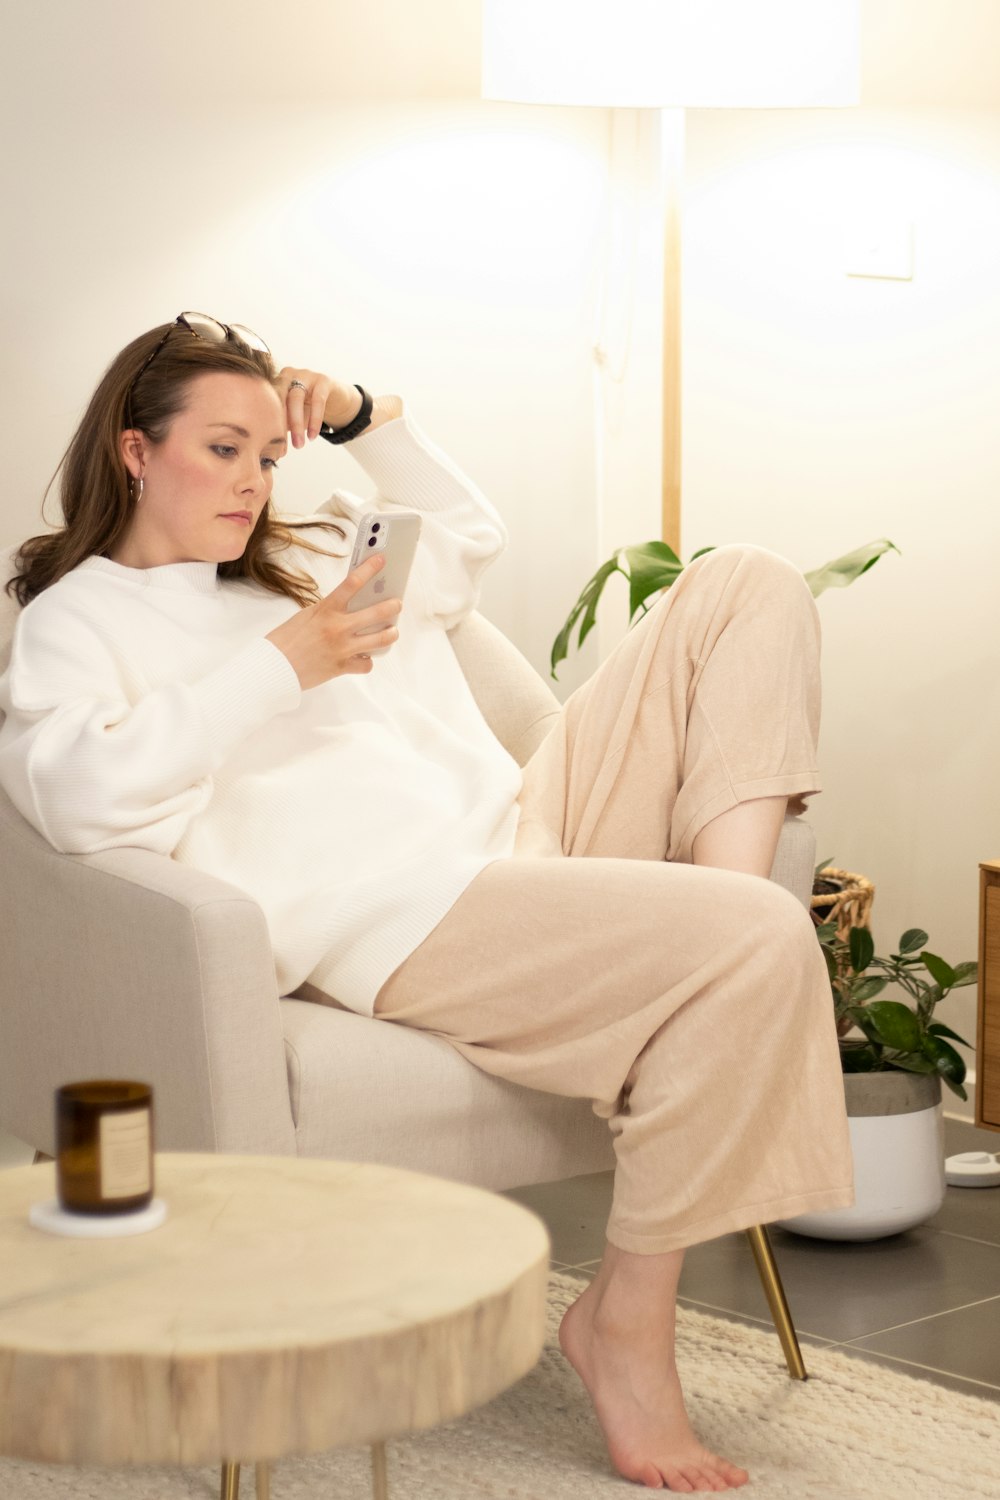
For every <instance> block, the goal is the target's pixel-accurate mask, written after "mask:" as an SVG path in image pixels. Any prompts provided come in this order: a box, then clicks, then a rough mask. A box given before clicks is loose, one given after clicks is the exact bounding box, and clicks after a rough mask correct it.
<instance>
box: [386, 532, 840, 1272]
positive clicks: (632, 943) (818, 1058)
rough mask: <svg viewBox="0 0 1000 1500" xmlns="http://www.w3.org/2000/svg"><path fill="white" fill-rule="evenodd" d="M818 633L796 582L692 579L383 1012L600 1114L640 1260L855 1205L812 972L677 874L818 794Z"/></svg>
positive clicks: (788, 939)
mask: <svg viewBox="0 0 1000 1500" xmlns="http://www.w3.org/2000/svg"><path fill="white" fill-rule="evenodd" d="M818 647H819V625H818V618H817V614H816V609H815V605H814V604H813V601H812V598H811V597H810V594H809V591H808V589H807V587H806V585H805V583H804V581H803V579H802V576H801V574H799V573H797V572H796V571H795V569H794V568H793V567H792V566H791V564H789V563H787V562H785V561H784V560H783V559H781V558H779V557H776V556H775V555H773V554H771V553H769V552H764V551H762V550H760V549H757V548H748V547H725V548H720V549H718V550H717V551H715V552H713V553H710V554H708V555H706V556H705V557H704V558H701V559H699V560H698V561H697V562H695V563H693V564H691V565H690V566H689V567H688V568H687V569H685V571H684V573H683V574H682V575H681V578H680V579H679V580H678V582H677V583H676V584H675V585H674V587H673V588H672V589H671V590H670V591H669V593H667V594H666V595H665V596H664V597H662V598H661V599H660V600H659V602H658V603H657V604H656V605H655V607H654V608H653V609H651V610H650V612H649V614H648V615H647V616H646V617H645V618H644V619H643V620H642V621H641V622H640V623H639V624H638V625H636V626H635V628H634V629H633V630H632V631H630V632H629V634H628V636H627V637H626V638H625V640H624V641H622V643H621V644H620V645H619V646H618V647H617V649H616V650H615V651H614V653H613V654H612V655H611V656H610V657H609V659H608V660H607V661H606V662H605V663H604V665H603V666H602V667H601V668H600V669H599V670H598V671H597V672H596V673H595V674H594V676H593V677H592V678H591V680H590V681H589V682H587V683H586V684H585V685H584V686H583V687H582V688H580V689H579V690H578V691H577V692H576V693H574V694H573V695H572V696H571V697H570V698H569V700H568V701H567V703H566V704H565V705H564V707H563V709H562V712H561V715H560V718H559V720H558V721H557V723H556V725H555V727H554V728H553V730H552V731H551V733H550V734H549V736H548V738H547V739H546V740H545V741H544V742H543V744H542V745H541V746H540V748H539V749H538V751H537V752H536V753H535V755H534V756H533V757H532V759H531V761H530V762H529V763H528V765H527V767H526V768H525V775H524V789H523V792H522V795H521V799H520V801H521V808H522V813H521V821H520V825H519V831H518V838H517V845H516V849H515V852H514V855H513V856H512V857H511V858H510V859H506V860H499V861H497V862H496V863H494V864H492V865H489V866H488V867H487V868H486V869H485V870H484V871H482V872H481V874H479V875H478V876H477V877H476V879H475V880H474V881H473V882H472V884H471V885H470V886H469V887H468V889H467V890H466V891H465V893H464V894H463V895H462V896H461V897H460V898H459V900H458V901H457V902H456V904H455V905H454V906H453V907H452V909H451V911H450V912H449V913H448V914H447V916H445V918H444V919H443V921H441V922H440V923H439V924H438V926H437V927H436V928H435V929H434V931H433V932H432V933H431V934H430V935H429V936H428V937H427V938H426V939H425V941H424V942H423V943H422V944H421V945H420V947H419V948H417V950H416V951H415V952H414V953H413V954H412V955H411V956H410V957H409V958H408V959H407V960H406V962H405V963H403V964H402V965H401V966H400V968H399V969H397V970H396V972H395V973H394V974H393V975H392V976H391V977H390V978H389V980H388V981H387V982H386V983H385V984H384V985H383V987H382V989H381V991H380V992H379V995H378V997H377V1000H376V1005H375V1013H376V1015H377V1016H379V1017H380V1018H381V1019H383V1020H386V1021H391V1022H397V1023H400V1024H403V1025H407V1026H415V1027H419V1028H420V1029H421V1030H424V1031H429V1032H432V1033H434V1034H435V1035H437V1036H442V1037H445V1038H447V1040H448V1041H449V1042H450V1043H451V1044H452V1046H454V1047H455V1048H456V1049H457V1050H458V1051H459V1052H461V1053H462V1054H463V1056H465V1057H467V1058H468V1059H469V1061H470V1062H473V1063H475V1064H476V1066H477V1067H480V1068H482V1069H484V1070H485V1071H486V1072H488V1073H492V1074H496V1075H498V1076H499V1077H501V1078H506V1079H510V1080H511V1081H513V1082H515V1083H520V1084H525V1085H527V1086H528V1087H529V1088H535V1089H542V1090H544V1091H547V1092H550V1093H556V1094H564V1095H569V1096H573V1097H583V1098H587V1099H590V1100H592V1102H593V1107H594V1109H595V1111H596V1112H597V1113H598V1114H599V1115H603V1116H605V1117H606V1118H607V1119H608V1122H609V1126H610V1129H611V1132H612V1135H613V1137H614V1146H615V1154H616V1162H617V1165H616V1170H615V1187H614V1201H613V1205H612V1210H611V1217H610V1220H609V1222H608V1229H607V1235H608V1239H609V1240H611V1241H612V1243H613V1244H615V1245H617V1246H619V1247H620V1248H622V1249H624V1250H631V1251H637V1252H639V1253H646V1254H653V1253H657V1252H661V1251H666V1250H674V1249H678V1248H681V1247H683V1246H685V1245H690V1244H695V1243H697V1242H699V1241H701V1240H708V1239H712V1238H714V1237H715V1236H717V1235H720V1234H723V1233H726V1232H728V1231H731V1230H736V1229H743V1228H746V1227H748V1226H750V1225H753V1224H760V1223H766V1222H767V1221H768V1220H773V1219H778V1218H787V1217H791V1216H792V1215H794V1214H798V1213H805V1212H806V1211H808V1210H819V1209H829V1208H839V1207H842V1206H845V1205H847V1204H849V1203H851V1202H853V1187H852V1171H851V1154H850V1145H849V1136H848V1130H847V1121H846V1116H845V1108H844V1092H843V1085H842V1083H841V1072H840V1063H839V1057H838V1048H837V1041H836V1033H835V1028H834V1020H833V1004H832V1000H831V996H830V987H829V981H828V979H827V975H826V967H825V964H824V962H823V959H822V955H821V953H820V950H819V945H818V943H817V941H816V936H815V931H814V928H813V926H812V923H811V921H810V919H809V916H808V914H807V913H806V911H805V910H804V909H803V907H802V906H801V905H800V904H799V902H798V901H796V899H795V898H794V897H793V896H791V895H789V894H788V892H787V891H785V890H783V889H782V888H781V887H780V886H777V885H774V884H772V883H771V882H770V881H767V880H764V879H761V878H760V877H758V876H754V875H743V874H736V873H733V872H730V871H726V870H718V869H711V868H705V867H701V866H696V865H693V864H691V863H690V860H691V848H692V844H693V841H694V839H695V837H696V835H697V833H698V832H699V830H700V829H702V828H703V827H704V826H705V825H706V823H708V822H710V821H711V820H712V819H713V818H715V817H717V816H718V815H719V814H720V813H722V812H724V811H725V810H726V809H727V808H730V807H733V806H735V805H736V804H737V803H739V802H744V801H749V800H751V799H754V798H759V797H772V796H781V795H784V796H792V795H794V794H796V793H799V794H802V793H809V792H815V791H817V790H818V789H819V779H818V776H817V773H816V736H817V731H818V718H819V665H818Z"/></svg>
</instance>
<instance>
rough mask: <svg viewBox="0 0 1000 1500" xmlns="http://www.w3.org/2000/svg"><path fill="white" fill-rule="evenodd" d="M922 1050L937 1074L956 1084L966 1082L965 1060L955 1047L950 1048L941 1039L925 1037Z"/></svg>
mask: <svg viewBox="0 0 1000 1500" xmlns="http://www.w3.org/2000/svg"><path fill="white" fill-rule="evenodd" d="M920 1050H921V1051H922V1052H923V1054H924V1056H925V1057H927V1058H929V1059H930V1061H931V1062H932V1063H933V1064H934V1070H935V1072H937V1073H940V1074H941V1077H942V1078H950V1079H951V1080H952V1081H953V1082H954V1083H964V1082H965V1062H964V1060H963V1059H962V1058H961V1057H960V1056H959V1054H958V1053H957V1052H956V1051H955V1049H954V1047H951V1046H949V1045H948V1043H947V1042H944V1041H942V1040H941V1038H940V1037H938V1036H925V1037H924V1038H923V1041H922V1042H921V1047H920Z"/></svg>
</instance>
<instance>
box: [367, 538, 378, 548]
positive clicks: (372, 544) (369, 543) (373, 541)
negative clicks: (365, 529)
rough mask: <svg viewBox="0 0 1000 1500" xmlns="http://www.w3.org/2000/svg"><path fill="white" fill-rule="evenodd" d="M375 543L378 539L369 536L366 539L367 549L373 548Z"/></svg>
mask: <svg viewBox="0 0 1000 1500" xmlns="http://www.w3.org/2000/svg"><path fill="white" fill-rule="evenodd" d="M377 541H378V537H377V536H370V537H369V538H368V545H369V547H374V545H375V543H376V542H377Z"/></svg>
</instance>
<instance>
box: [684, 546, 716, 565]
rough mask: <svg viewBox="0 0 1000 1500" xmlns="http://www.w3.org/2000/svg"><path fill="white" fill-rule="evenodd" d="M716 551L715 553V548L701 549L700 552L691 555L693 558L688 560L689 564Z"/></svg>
mask: <svg viewBox="0 0 1000 1500" xmlns="http://www.w3.org/2000/svg"><path fill="white" fill-rule="evenodd" d="M714 551H715V548H714V547H699V548H698V550H697V552H692V553H691V556H690V557H689V558H688V562H689V563H693V562H694V560H695V558H696V557H704V556H705V554H706V553H707V552H714Z"/></svg>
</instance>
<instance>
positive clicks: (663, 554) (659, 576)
mask: <svg viewBox="0 0 1000 1500" xmlns="http://www.w3.org/2000/svg"><path fill="white" fill-rule="evenodd" d="M625 563H626V567H627V570H628V579H629V585H628V596H629V597H628V617H629V620H631V619H632V618H633V616H634V615H636V614H637V613H638V611H639V610H640V609H641V608H642V606H643V604H644V603H645V601H646V600H647V599H648V598H649V596H650V594H657V593H659V591H660V590H661V589H668V588H669V587H670V585H671V584H673V583H676V582H677V579H678V578H679V577H680V575H681V573H682V572H683V571H684V564H683V563H682V562H681V560H680V558H679V557H678V556H677V553H676V552H675V551H674V550H673V548H672V547H668V546H667V544H666V542H643V544H642V546H640V547H626V548H625Z"/></svg>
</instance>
